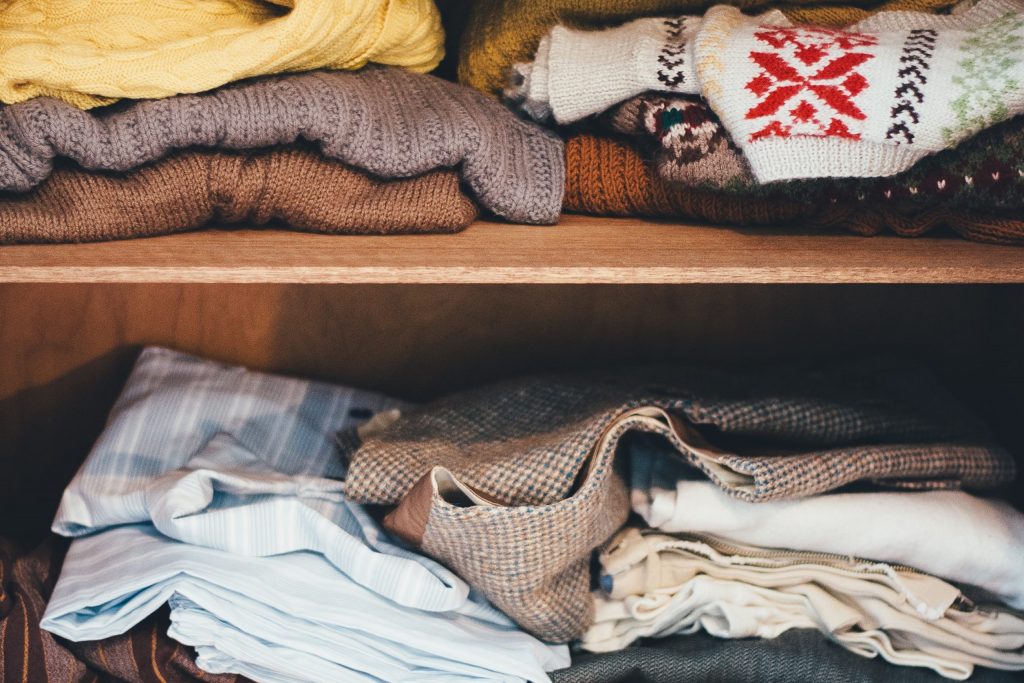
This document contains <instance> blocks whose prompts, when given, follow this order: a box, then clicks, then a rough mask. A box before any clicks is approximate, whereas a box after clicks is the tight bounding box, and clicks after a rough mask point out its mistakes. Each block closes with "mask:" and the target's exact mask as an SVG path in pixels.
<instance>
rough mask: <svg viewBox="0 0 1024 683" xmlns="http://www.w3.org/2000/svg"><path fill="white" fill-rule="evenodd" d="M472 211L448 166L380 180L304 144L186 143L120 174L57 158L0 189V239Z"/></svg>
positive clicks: (392, 220) (447, 217) (409, 227)
mask: <svg viewBox="0 0 1024 683" xmlns="http://www.w3.org/2000/svg"><path fill="white" fill-rule="evenodd" d="M476 215H477V209H476V206H475V205H474V203H473V202H472V201H471V200H470V199H469V198H468V197H467V196H466V195H465V194H463V192H462V190H461V189H460V188H459V175H458V172H457V171H454V170H443V171H434V172H430V173H426V174H424V175H421V176H417V177H414V178H409V179H399V180H380V179H377V178H374V177H372V176H369V175H367V174H365V173H362V172H360V171H356V170H354V169H351V168H349V167H347V166H345V165H343V164H341V163H339V162H336V161H332V160H329V159H325V158H323V157H321V156H320V155H318V154H316V153H314V152H312V151H308V150H305V149H297V148H290V149H281V150H273V151H266V152H260V153H252V154H248V153H229V152H186V153H183V154H179V155H176V156H172V157H169V158H167V159H164V160H162V161H159V162H157V163H155V164H151V165H148V166H143V167H141V168H139V169H138V170H136V171H134V172H132V173H128V174H115V173H93V172H87V171H82V170H79V169H77V168H74V167H70V166H64V167H61V168H59V169H58V170H56V171H54V173H53V174H52V175H51V176H50V178H49V179H48V180H47V181H46V182H44V183H43V184H42V185H41V186H40V187H39V188H37V189H35V190H33V191H32V192H29V193H26V194H10V193H7V194H5V195H3V197H2V201H0V243H9V242H92V241H98V240H111V239H124V238H129V237H145V236H152V235H164V234H170V233H175V232H184V231H188V230H194V229H196V228H201V227H203V226H205V225H207V224H209V223H211V222H217V223H227V224H231V223H237V224H242V225H250V226H251V225H264V224H267V223H269V222H271V221H278V222H281V223H284V224H285V225H287V226H289V227H292V228H295V229H298V230H306V231H310V232H324V233H360V234H393V233H421V232H457V231H459V230H462V229H463V228H465V227H466V226H468V225H469V224H470V223H471V222H472V221H473V219H474V218H475V217H476Z"/></svg>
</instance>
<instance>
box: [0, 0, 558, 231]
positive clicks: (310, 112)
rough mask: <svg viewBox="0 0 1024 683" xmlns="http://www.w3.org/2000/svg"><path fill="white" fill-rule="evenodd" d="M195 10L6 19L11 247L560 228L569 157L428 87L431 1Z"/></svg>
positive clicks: (222, 0)
mask: <svg viewBox="0 0 1024 683" xmlns="http://www.w3.org/2000/svg"><path fill="white" fill-rule="evenodd" d="M194 4H195V3H173V2H157V3H153V2H144V1H143V0H132V1H131V2H128V3H124V2H111V0H86V1H84V2H78V3H75V6H74V7H73V8H65V7H63V6H61V5H60V4H59V3H50V2H45V1H43V0H17V1H15V2H10V3H5V5H4V6H3V7H2V8H0V101H2V102H3V103H5V106H3V107H2V108H0V192H3V195H2V201H0V243H5V242H67V241H93V240H106V239H119V238H125V237H135V236H145V235H158V234H165V233H171V232H178V231H183V230H191V229H196V228H199V227H203V226H205V225H207V224H209V223H211V222H214V221H216V222H218V223H220V224H232V223H241V224H249V225H254V224H255V225H262V224H265V223H268V222H271V221H276V222H278V223H282V224H284V225H285V226H288V227H292V228H296V229H300V230H307V231H316V232H329V233H401V232H452V231H456V230H460V229H462V228H464V227H466V226H467V225H468V224H469V223H470V222H471V221H472V220H473V219H474V218H475V216H476V214H477V205H479V206H480V207H482V208H483V209H484V210H486V211H488V212H490V213H492V214H494V215H496V216H498V217H501V218H504V219H507V220H510V221H515V222H522V223H553V222H555V221H556V220H557V219H558V216H559V213H560V211H561V205H562V196H563V191H564V156H563V144H562V141H561V140H560V139H559V138H558V137H557V136H555V135H553V134H552V133H550V132H548V131H545V130H543V129H541V128H540V127H539V126H536V125H533V124H530V123H527V122H524V121H521V120H519V119H517V118H516V117H515V116H514V115H513V114H512V113H511V112H509V111H508V110H507V109H506V108H504V107H502V106H501V105H500V104H498V103H496V102H494V101H493V100H490V99H488V98H486V97H483V96H481V95H480V94H479V93H476V92H474V91H472V90H471V89H469V88H465V87H461V86H458V85H455V84H453V83H450V82H447V81H443V80H441V79H438V78H436V77H433V76H429V75H426V74H425V73H423V72H426V71H429V70H431V69H432V68H434V67H435V66H436V65H437V63H438V62H439V61H440V59H441V56H442V53H443V47H442V43H443V31H442V29H441V25H440V18H439V14H438V12H437V9H436V7H435V6H434V4H433V1H432V0H398V1H397V2H385V1H384V0H357V1H356V0H353V1H346V2H343V3H340V4H339V3H337V2H327V1H326V0H290V1H288V2H275V3H274V4H270V3H267V2H262V1H257V0H218V1H217V2H212V3H200V4H199V5H198V6H193V5H194ZM370 63H373V64H370ZM298 72H305V73H298ZM119 99H120V100H121V101H120V102H118V101H117V100H119Z"/></svg>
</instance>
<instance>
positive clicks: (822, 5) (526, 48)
mask: <svg viewBox="0 0 1024 683" xmlns="http://www.w3.org/2000/svg"><path fill="white" fill-rule="evenodd" d="M957 1H958V0H788V2H787V1H783V2H779V1H778V0H775V1H773V0H487V2H483V1H479V0H478V1H477V2H476V3H474V4H473V6H472V8H471V9H470V15H469V21H468V23H467V24H466V29H465V32H464V33H463V34H462V45H461V54H460V56H459V80H460V81H461V82H462V83H464V84H466V85H468V86H471V87H473V88H476V89H477V90H480V91H481V92H485V93H487V94H488V95H495V96H496V95H500V94H501V91H502V89H503V88H504V87H505V86H506V85H507V83H506V79H507V78H508V71H509V68H510V67H511V66H512V65H513V64H515V63H516V62H528V61H531V60H532V59H533V54H534V52H536V50H537V45H538V43H540V39H541V38H542V37H543V36H544V34H545V33H547V32H548V30H550V29H551V27H552V26H554V25H555V24H559V23H562V24H566V25H569V26H575V27H579V28H602V27H605V26H613V25H616V24H621V23H623V22H626V21H629V20H630V19H635V18H637V17H642V16H658V15H681V14H703V13H704V10H706V9H707V8H708V7H710V6H712V5H717V4H726V5H734V6H736V7H740V8H742V9H743V10H745V11H752V12H761V11H764V10H766V9H769V8H771V7H777V8H779V9H781V10H782V11H783V12H784V13H785V14H786V16H787V17H789V18H790V19H791V20H793V21H796V22H801V23H811V24H818V25H820V26H844V25H847V24H852V23H855V22H858V21H860V20H861V19H864V18H866V17H867V16H868V15H870V14H873V13H874V12H880V11H887V10H913V11H917V12H938V11H941V10H945V9H948V8H950V7H952V6H953V5H954V4H956V2H957Z"/></svg>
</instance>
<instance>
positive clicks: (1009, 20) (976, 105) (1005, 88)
mask: <svg viewBox="0 0 1024 683" xmlns="http://www.w3.org/2000/svg"><path fill="white" fill-rule="evenodd" d="M1021 28H1024V16H1021V14H1020V13H1019V12H1017V13H1015V12H1007V13H1006V14H1005V15H1003V16H1002V17H1000V18H999V19H998V20H996V21H993V22H992V23H990V24H988V25H986V26H984V27H983V28H982V29H981V30H979V31H978V32H977V33H976V34H975V35H974V36H972V37H970V38H968V39H967V40H965V41H964V42H963V43H962V44H961V46H960V51H961V54H962V56H963V59H962V60H961V61H960V62H958V63H957V67H958V69H959V71H958V73H957V74H956V75H955V76H953V84H954V85H956V86H957V87H958V88H959V92H960V96H959V97H957V98H956V99H955V100H953V113H954V114H956V120H957V125H956V127H952V128H944V129H943V130H942V134H943V135H944V136H945V137H946V139H947V140H948V141H949V142H950V143H956V142H959V141H960V140H961V139H963V138H964V137H966V136H968V135H970V134H971V133H972V132H973V131H976V130H978V129H980V128H985V127H987V126H991V125H992V124H994V123H999V122H1000V121H1003V120H1005V119H1007V118H1009V117H1010V111H1009V110H1008V107H1007V104H1006V102H1007V100H1009V99H1010V98H1011V97H1012V96H1013V95H1014V94H1015V93H1019V91H1020V90H1021V81H1022V79H1024V37H1022V35H1021Z"/></svg>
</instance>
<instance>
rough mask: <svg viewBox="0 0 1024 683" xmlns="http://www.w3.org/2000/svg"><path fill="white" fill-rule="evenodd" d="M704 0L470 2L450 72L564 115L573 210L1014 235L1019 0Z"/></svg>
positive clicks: (1023, 227)
mask: <svg viewBox="0 0 1024 683" xmlns="http://www.w3.org/2000/svg"><path fill="white" fill-rule="evenodd" d="M711 4H712V3H707V2H703V1H702V0H626V1H625V2H610V1H606V2H597V1H595V2H575V1H574V0H555V1H554V2H549V1H546V0H544V1H542V0H498V1H497V2H493V3H487V4H486V5H484V4H479V5H477V6H476V7H475V8H474V12H473V14H472V15H471V17H470V20H469V23H468V26H467V29H466V32H465V34H464V37H463V41H462V55H461V62H460V77H461V79H462V81H463V82H464V83H466V84H468V85H471V86H473V87H475V88H478V89H480V90H482V91H484V92H487V93H489V94H491V95H493V96H502V95H503V96H504V97H505V98H506V99H507V100H508V101H509V102H510V103H511V104H512V105H513V106H515V107H517V108H519V109H520V110H522V111H523V112H524V113H525V114H527V115H529V116H530V117H532V118H534V119H537V120H539V121H550V122H553V123H555V124H560V125H563V126H570V127H568V128H566V129H565V134H566V135H567V136H568V140H567V146H566V165H567V183H566V197H565V208H566V209H567V210H571V211H580V212H584V213H594V214H605V215H648V216H674V217H685V218H697V219H703V220H711V221H716V222H728V223H737V224H767V223H788V224H806V225H808V226H812V227H832V226H835V227H843V228H847V229H849V230H852V231H854V232H858V233H862V234H873V233H877V232H879V231H882V230H885V229H890V230H892V231H894V232H896V233H898V234H902V235H919V234H923V233H925V232H927V231H929V230H931V229H933V228H935V227H940V226H948V227H950V228H952V229H953V230H955V231H957V232H959V233H960V234H961V235H963V236H965V237H969V238H972V239H977V240H984V241H991V242H1006V243H1014V242H1024V220H1021V218H1020V212H1021V210H1022V209H1024V123H1022V120H1024V119H1022V118H1021V116H1020V115H1021V114H1022V113H1024V58H1022V55H1024V2H1021V0H980V1H978V2H977V3H976V4H975V3H974V2H973V0H967V1H966V2H963V3H960V4H957V5H954V3H953V2H952V0H888V1H887V2H879V3H874V4H873V5H872V4H869V5H864V4H858V5H857V6H855V7H848V6H843V5H841V4H835V3H831V2H828V1H824V2H817V3H805V2H790V3H782V4H780V5H779V6H778V7H777V8H774V9H769V6H768V5H767V4H766V3H764V2H759V1H758V0H744V1H743V2H730V3H728V4H726V5H718V6H713V7H710V5H711ZM741 9H742V10H744V11H746V12H749V14H744V13H743V12H741Z"/></svg>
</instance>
